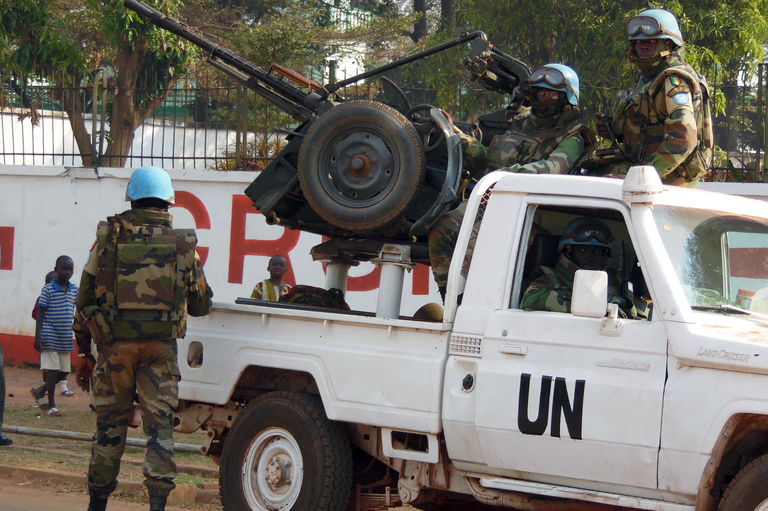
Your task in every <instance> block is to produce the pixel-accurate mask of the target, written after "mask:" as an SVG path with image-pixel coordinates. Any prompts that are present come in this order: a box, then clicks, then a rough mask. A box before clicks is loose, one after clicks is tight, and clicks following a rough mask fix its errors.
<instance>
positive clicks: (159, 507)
mask: <svg viewBox="0 0 768 511" xmlns="http://www.w3.org/2000/svg"><path fill="white" fill-rule="evenodd" d="M166 500H168V497H167V496H166V495H163V496H160V495H150V496H149V511H165V501H166Z"/></svg>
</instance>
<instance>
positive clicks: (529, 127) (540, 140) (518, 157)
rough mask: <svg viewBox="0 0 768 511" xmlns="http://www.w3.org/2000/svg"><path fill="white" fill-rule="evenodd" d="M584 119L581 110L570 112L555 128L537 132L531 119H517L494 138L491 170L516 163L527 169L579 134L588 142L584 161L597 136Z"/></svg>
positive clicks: (489, 158) (522, 116) (490, 160)
mask: <svg viewBox="0 0 768 511" xmlns="http://www.w3.org/2000/svg"><path fill="white" fill-rule="evenodd" d="M580 118H581V115H580V113H579V111H578V110H568V111H566V112H565V113H564V114H563V115H562V116H561V117H560V119H558V121H557V123H555V124H554V125H552V126H542V127H538V128H537V127H536V126H535V123H534V121H533V119H532V118H531V116H530V115H527V114H526V115H520V116H518V117H515V118H514V119H512V121H511V122H510V127H509V128H508V129H507V131H506V132H505V133H503V134H501V135H496V136H495V137H493V140H492V141H491V144H490V145H489V147H488V151H487V153H486V154H487V161H488V165H487V169H488V170H496V169H499V168H502V167H508V166H510V165H514V164H516V163H517V164H520V165H525V164H526V163H531V162H534V161H539V160H543V159H545V158H548V157H549V155H550V154H551V153H552V151H554V150H555V149H556V148H557V146H558V145H560V143H561V142H562V141H563V140H565V139H566V138H569V137H571V136H574V135H577V134H579V135H581V137H582V139H584V145H585V151H584V153H583V154H582V157H583V156H584V155H586V154H587V153H588V148H589V146H591V145H592V144H593V143H594V136H593V135H592V131H591V130H590V129H589V128H588V127H587V126H586V125H584V124H583V123H582V122H581V119H580ZM577 163H578V162H577ZM574 166H575V165H574Z"/></svg>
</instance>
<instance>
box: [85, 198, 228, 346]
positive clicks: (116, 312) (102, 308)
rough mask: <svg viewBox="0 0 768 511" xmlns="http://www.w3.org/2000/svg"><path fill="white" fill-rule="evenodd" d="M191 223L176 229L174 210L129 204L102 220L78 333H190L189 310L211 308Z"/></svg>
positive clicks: (112, 336)
mask: <svg viewBox="0 0 768 511" xmlns="http://www.w3.org/2000/svg"><path fill="white" fill-rule="evenodd" d="M196 244H197V237H196V236H195V232H194V230H192V229H173V227H172V216H171V215H170V213H167V212H165V211H161V210H158V209H131V210H128V211H125V212H123V213H120V214H119V215H115V216H112V217H109V218H108V219H107V221H106V222H100V223H99V226H98V229H97V233H96V242H95V243H94V245H93V247H92V248H91V252H90V255H89V259H88V262H87V263H86V265H85V267H84V268H83V273H82V277H81V281H80V293H79V296H78V302H77V310H76V313H75V325H74V327H73V328H74V330H75V335H76V337H77V339H78V345H79V346H80V347H81V351H82V352H85V353H88V352H89V351H90V350H89V348H87V341H88V340H89V339H90V338H93V340H94V342H96V344H102V343H104V344H108V343H110V342H112V341H132V340H167V339H175V338H178V337H184V335H185V333H186V318H187V313H189V314H191V315H193V316H202V315H205V314H207V313H208V312H209V311H210V307H211V297H212V296H213V292H212V291H211V289H210V287H209V286H208V283H207V281H206V279H205V274H204V273H203V270H202V267H201V264H200V257H199V256H198V254H197V251H196V250H195V246H196Z"/></svg>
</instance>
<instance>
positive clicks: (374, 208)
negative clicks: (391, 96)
mask: <svg viewBox="0 0 768 511" xmlns="http://www.w3.org/2000/svg"><path fill="white" fill-rule="evenodd" d="M298 176H299V183H300V185H301V191H302V193H303V194H304V197H305V198H306V200H307V202H308V203H309V205H310V207H311V208H312V209H313V210H314V211H315V213H317V214H318V215H319V216H320V217H321V218H323V219H324V220H325V221H327V222H328V223H330V224H332V225H334V226H336V227H339V228H341V229H345V230H348V231H352V232H365V231H372V230H376V229H380V228H382V227H385V226H387V225H388V224H391V223H392V222H394V221H395V220H396V219H397V218H399V217H400V216H401V215H402V214H403V213H404V212H405V210H406V209H407V208H408V206H410V204H411V203H412V202H413V200H414V198H415V197H416V196H417V192H418V191H419V188H420V187H421V184H422V182H423V181H424V149H423V147H422V143H421V139H420V137H419V134H418V133H417V132H416V129H415V128H414V127H413V125H412V124H411V123H410V121H408V119H406V118H405V116H404V115H403V114H401V113H400V112H398V111H397V110H395V109H394V108H391V107H389V106H387V105H385V104H383V103H378V102H376V101H348V102H345V103H342V104H340V105H337V106H335V107H333V108H332V109H331V110H329V111H327V112H325V113H324V114H322V115H321V116H320V117H319V118H318V119H317V120H316V121H315V122H314V123H313V124H312V126H311V127H310V128H309V131H308V132H307V135H306V137H305V138H304V142H303V143H302V145H301V149H300V151H299V161H298Z"/></svg>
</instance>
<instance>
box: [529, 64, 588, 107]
mask: <svg viewBox="0 0 768 511" xmlns="http://www.w3.org/2000/svg"><path fill="white" fill-rule="evenodd" d="M528 83H529V84H530V85H531V87H544V88H545V89H552V90H556V91H558V92H565V95H566V97H567V98H568V103H570V104H572V105H573V106H578V104H579V76H578V75H577V74H576V71H574V70H573V69H571V68H570V67H568V66H566V65H565V64H546V65H543V66H541V67H540V68H538V69H537V70H536V71H534V72H533V73H531V76H530V78H528Z"/></svg>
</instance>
